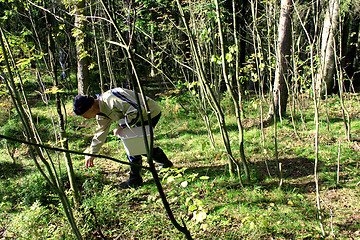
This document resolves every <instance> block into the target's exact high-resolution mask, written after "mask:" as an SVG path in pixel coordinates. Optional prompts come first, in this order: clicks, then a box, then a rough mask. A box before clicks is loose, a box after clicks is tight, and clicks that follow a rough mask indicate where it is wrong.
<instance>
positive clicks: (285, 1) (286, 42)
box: [266, 0, 292, 121]
mask: <svg viewBox="0 0 360 240" xmlns="http://www.w3.org/2000/svg"><path fill="white" fill-rule="evenodd" d="M291 12H292V0H281V10H280V19H279V28H278V46H277V50H276V69H275V79H274V89H273V104H272V105H271V106H270V109H269V113H268V116H267V119H266V121H272V120H273V117H274V115H275V114H276V115H277V116H280V117H281V116H282V115H285V113H286V105H287V101H288V87H287V84H288V82H289V81H288V80H289V79H288V78H289V76H288V66H289V56H290V49H291V45H292V44H291V42H292V34H291Z"/></svg>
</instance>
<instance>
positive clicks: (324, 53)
mask: <svg viewBox="0 0 360 240" xmlns="http://www.w3.org/2000/svg"><path fill="white" fill-rule="evenodd" d="M339 13H340V6H339V0H330V1H329V6H328V7H327V10H326V14H325V19H324V27H323V30H322V34H321V49H320V65H319V69H318V71H317V76H316V89H319V90H320V94H321V96H324V95H325V94H327V93H329V91H330V90H331V89H332V88H333V86H334V75H335V55H336V53H335V48H334V44H335V43H336V41H335V35H336V32H337V31H338V30H337V29H338V24H339Z"/></svg>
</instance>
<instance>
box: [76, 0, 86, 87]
mask: <svg viewBox="0 0 360 240" xmlns="http://www.w3.org/2000/svg"><path fill="white" fill-rule="evenodd" d="M84 10H85V0H77V1H75V27H74V30H73V35H74V37H75V41H76V55H77V81H78V94H87V93H88V92H89V58H88V51H87V50H88V39H87V33H86V24H85V23H86V21H85V18H84V16H83V13H84Z"/></svg>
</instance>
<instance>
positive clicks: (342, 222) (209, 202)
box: [0, 95, 360, 240]
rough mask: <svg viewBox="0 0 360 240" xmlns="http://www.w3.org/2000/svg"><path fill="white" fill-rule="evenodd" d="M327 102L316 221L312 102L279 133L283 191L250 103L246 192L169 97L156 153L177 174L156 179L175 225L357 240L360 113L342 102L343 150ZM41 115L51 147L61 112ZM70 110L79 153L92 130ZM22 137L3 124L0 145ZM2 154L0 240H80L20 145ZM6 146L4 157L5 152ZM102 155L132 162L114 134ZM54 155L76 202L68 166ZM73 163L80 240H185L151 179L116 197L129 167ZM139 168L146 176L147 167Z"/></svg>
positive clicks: (200, 127)
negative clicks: (348, 130)
mask: <svg viewBox="0 0 360 240" xmlns="http://www.w3.org/2000/svg"><path fill="white" fill-rule="evenodd" d="M326 103H327V105H325V102H324V104H322V105H321V106H320V111H319V113H320V129H319V138H318V140H319V153H318V171H319V193H320V197H321V200H320V207H321V210H320V211H319V210H318V207H317V203H316V194H315V193H316V186H315V177H314V167H315V148H314V141H315V124H314V113H313V105H312V102H307V103H306V107H303V108H302V109H300V108H297V107H296V108H294V109H293V110H294V111H292V112H293V118H292V117H291V115H290V114H289V115H288V116H286V117H283V118H282V119H281V121H279V122H277V124H276V129H277V132H276V134H277V135H276V138H277V144H278V145H277V149H278V152H277V156H278V162H279V163H280V164H281V170H282V179H281V180H282V186H281V188H279V183H280V178H279V175H278V171H277V169H278V165H277V161H276V158H275V156H276V155H275V141H274V139H275V125H274V124H270V125H268V126H263V127H261V124H260V122H259V117H258V116H259V113H260V106H259V104H254V101H249V102H246V103H245V105H244V109H245V112H244V113H245V117H243V118H242V121H243V127H244V147H245V155H246V159H247V161H248V164H249V170H250V178H251V181H250V182H246V181H245V179H244V176H243V175H242V177H243V180H244V181H243V185H242V184H241V182H240V181H239V179H237V178H236V177H235V178H233V177H231V176H230V174H229V169H228V157H227V154H226V152H225V151H224V147H223V144H222V141H221V136H220V131H219V126H218V124H217V122H216V118H215V117H214V116H211V130H212V132H213V134H214V140H215V141H214V146H213V145H212V144H211V142H210V140H209V136H208V134H207V129H206V128H205V125H204V123H203V119H202V118H201V115H200V114H199V112H197V111H196V108H193V107H191V106H188V105H185V107H186V108H183V107H184V106H183V107H182V106H180V105H179V104H178V103H177V102H176V101H175V100H174V99H171V98H164V99H163V100H162V101H161V105H162V107H163V115H162V118H161V120H160V122H159V124H158V125H157V126H156V131H155V133H156V134H155V143H156V144H157V145H159V146H161V147H162V148H163V149H164V151H165V152H166V153H167V155H168V157H169V158H170V159H171V161H172V162H173V163H174V167H173V168H171V169H163V170H162V171H161V172H160V173H159V176H160V180H161V183H162V186H163V188H164V192H165V194H166V196H167V201H168V202H169V204H170V207H171V209H172V211H173V213H174V215H175V218H176V220H177V221H178V222H179V223H180V224H183V222H184V223H186V225H187V227H188V229H189V231H190V232H191V235H192V237H193V238H194V239H335V238H336V239H356V238H358V237H360V232H359V229H360V225H359V222H360V203H359V202H360V201H359V200H360V199H359V187H358V185H359V183H360V177H359V176H360V175H359V163H358V160H359V156H360V154H359V152H360V119H359V103H358V102H357V101H356V98H355V97H354V96H350V95H349V96H348V98H347V101H346V106H347V108H348V110H349V114H350V118H351V137H352V139H351V141H347V139H346V134H345V127H344V122H343V118H342V113H341V109H340V105H339V99H338V98H337V97H336V96H330V97H329V98H328V99H327V102H326ZM229 105H230V104H229ZM36 106H37V107H36V108H34V111H33V114H34V115H35V116H36V119H37V124H38V125H39V128H40V129H42V130H41V136H42V137H43V138H44V139H45V140H44V142H49V143H51V142H53V141H54V139H55V137H54V136H53V125H52V121H54V122H55V124H56V122H57V119H56V117H55V116H56V111H55V109H50V110H48V109H47V108H44V107H43V106H41V104H37V105H36ZM230 106H231V105H230ZM325 106H327V109H325ZM66 108H67V112H68V116H67V117H68V118H67V120H68V122H67V134H68V139H69V144H70V148H71V149H73V150H78V151H84V150H85V149H86V148H87V147H88V146H89V144H90V142H91V139H92V134H93V132H94V129H95V127H96V123H95V121H94V120H86V121H85V120H83V119H80V118H79V117H76V116H74V114H73V113H72V112H71V101H70V100H69V102H68V103H67V104H66ZM49 111H51V113H52V114H51V115H53V119H51V118H50V117H49ZM231 112H232V110H231V109H228V110H227V115H226V121H227V126H228V129H229V136H230V141H231V144H232V150H233V154H234V157H235V159H237V160H238V161H240V156H239V147H238V146H239V142H238V131H237V124H236V119H235V118H234V117H233V114H231ZM264 112H266V111H265V108H264ZM294 126H295V127H294ZM20 127H21V125H19V123H18V122H17V121H16V119H12V120H11V121H7V120H6V118H4V117H2V118H1V133H2V134H11V136H14V137H21V136H22V130H21V128H20ZM0 143H1V151H0V175H1V178H0V236H2V239H75V237H74V235H73V234H72V232H71V228H70V226H69V224H68V223H67V221H66V218H65V217H64V213H63V210H62V207H61V204H60V202H59V199H58V197H57V196H56V195H55V194H54V192H53V191H52V189H51V188H50V187H49V186H48V184H47V183H46V182H45V180H44V179H43V177H42V176H41V175H40V174H39V172H38V170H37V169H36V167H35V165H34V163H33V161H32V160H31V159H30V158H29V153H28V149H27V146H25V145H23V144H15V143H13V144H11V143H6V142H5V141H3V140H2V141H1V142H0ZM6 144H8V145H9V146H11V148H10V149H9V151H10V152H9V151H8V150H6V149H7V148H6ZM10 153H12V155H13V159H12V158H11V157H10ZM101 154H104V155H108V156H111V157H115V158H118V159H119V160H123V161H127V160H126V155H125V153H124V148H123V146H122V143H121V142H120V141H119V139H116V138H114V137H111V136H110V135H109V137H108V139H107V142H106V143H105V144H104V146H103V149H102V152H101ZM51 155H52V159H53V161H54V164H55V165H56V169H57V171H58V174H59V177H60V178H59V179H60V180H61V183H62V185H63V186H64V188H65V189H66V193H67V195H68V196H69V199H71V192H70V190H69V183H68V179H67V173H66V167H65V163H64V160H63V155H62V154H60V153H54V152H52V153H51ZM72 160H73V164H74V169H75V173H76V175H77V184H78V187H79V189H80V193H81V206H79V207H78V208H76V209H75V208H74V215H75V218H76V221H77V224H78V227H79V229H80V232H81V233H82V234H83V237H84V239H102V238H104V239H149V240H150V239H151V240H153V239H185V237H184V235H183V234H182V233H181V232H179V231H178V230H177V229H176V228H175V227H174V226H173V225H172V224H171V222H170V220H169V217H168V215H167V214H166V211H165V209H164V207H163V203H162V201H161V198H160V196H159V193H158V191H157V188H156V186H155V183H154V180H153V178H152V175H151V174H150V172H148V171H144V172H143V177H144V185H143V186H142V187H141V188H138V189H128V190H123V189H119V187H118V184H119V183H120V182H121V181H124V180H126V179H127V177H128V175H127V174H128V166H123V165H121V164H119V163H115V162H112V161H110V160H104V159H96V161H95V164H96V167H95V168H94V169H90V170H86V169H85V168H84V161H83V157H82V156H78V155H72ZM144 162H145V165H147V163H146V159H144ZM242 174H243V171H242ZM319 214H320V215H319ZM319 216H321V221H320V220H319V219H320V218H319ZM320 223H322V226H323V228H324V231H325V235H323V234H322V231H321V228H320Z"/></svg>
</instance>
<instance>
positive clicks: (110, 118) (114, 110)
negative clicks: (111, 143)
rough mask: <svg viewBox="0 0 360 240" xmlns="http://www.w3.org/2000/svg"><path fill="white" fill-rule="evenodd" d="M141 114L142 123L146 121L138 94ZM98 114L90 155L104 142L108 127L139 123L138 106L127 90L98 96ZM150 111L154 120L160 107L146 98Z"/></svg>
mask: <svg viewBox="0 0 360 240" xmlns="http://www.w3.org/2000/svg"><path fill="white" fill-rule="evenodd" d="M139 99H140V105H141V113H142V115H143V118H144V121H147V119H148V117H147V113H146V111H145V107H144V104H143V99H142V96H141V95H140V94H139ZM98 100H99V107H100V114H98V115H97V116H96V121H97V123H98V127H97V128H96V130H95V135H94V137H93V140H92V143H91V145H90V151H89V152H90V153H92V154H97V153H99V151H100V148H101V146H102V145H103V143H104V142H105V140H106V137H107V135H108V133H109V130H110V126H111V124H112V123H113V122H118V123H119V125H120V127H121V128H126V127H131V126H134V125H135V124H138V123H139V122H140V114H139V111H138V109H139V106H138V104H137V102H136V98H135V93H134V92H133V91H131V90H128V89H123V88H115V89H112V90H109V91H107V92H105V93H103V94H102V95H99V96H98ZM146 102H147V105H148V107H149V109H150V116H151V118H154V117H155V116H157V115H158V114H160V112H161V108H160V106H159V105H158V104H157V103H156V102H155V101H154V100H152V99H151V98H149V97H146Z"/></svg>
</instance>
